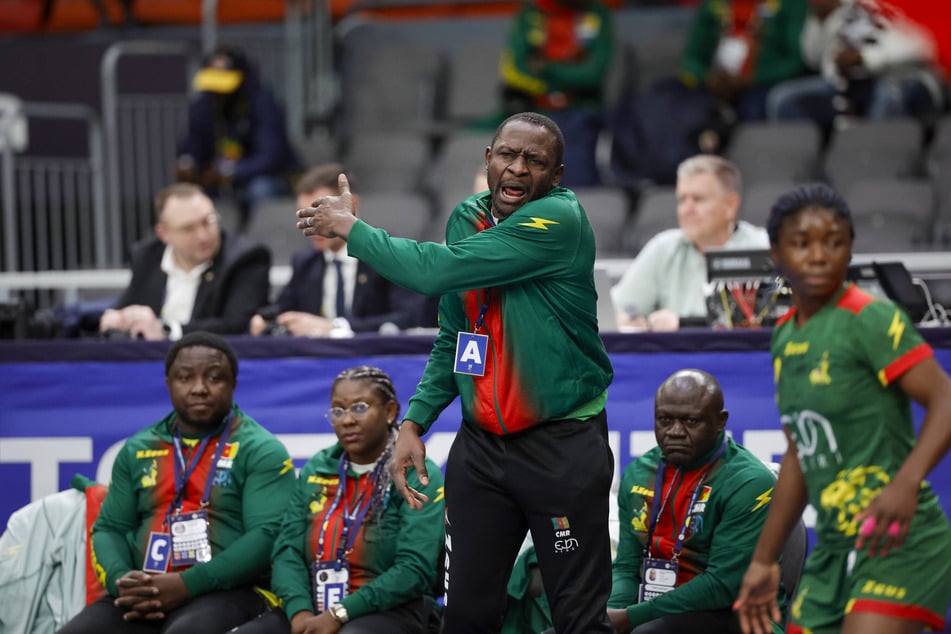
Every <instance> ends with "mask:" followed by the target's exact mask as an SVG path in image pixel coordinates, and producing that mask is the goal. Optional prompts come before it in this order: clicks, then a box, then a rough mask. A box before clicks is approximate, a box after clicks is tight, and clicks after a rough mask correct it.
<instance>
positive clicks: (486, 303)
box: [472, 213, 495, 333]
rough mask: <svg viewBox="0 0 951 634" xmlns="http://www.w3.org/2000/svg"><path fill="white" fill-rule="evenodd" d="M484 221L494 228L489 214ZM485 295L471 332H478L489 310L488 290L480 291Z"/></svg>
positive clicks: (493, 221)
mask: <svg viewBox="0 0 951 634" xmlns="http://www.w3.org/2000/svg"><path fill="white" fill-rule="evenodd" d="M485 220H486V222H488V223H489V226H490V227H494V226H495V218H494V217H493V216H492V214H491V213H488V214H485ZM480 292H482V293H485V295H484V301H483V302H482V310H480V311H479V318H478V319H476V323H475V328H473V329H472V332H474V333H476V332H479V329H480V328H482V325H483V323H484V322H485V313H486V312H487V311H488V310H489V291H488V289H486V290H483V291H480Z"/></svg>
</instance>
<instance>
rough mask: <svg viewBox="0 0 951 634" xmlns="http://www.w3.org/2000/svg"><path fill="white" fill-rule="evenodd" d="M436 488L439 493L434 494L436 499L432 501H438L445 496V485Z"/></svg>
mask: <svg viewBox="0 0 951 634" xmlns="http://www.w3.org/2000/svg"><path fill="white" fill-rule="evenodd" d="M436 490H437V491H439V493H437V494H436V499H435V500H433V502H438V501H439V500H442V499H443V498H445V497H446V487H439V488H438V489H436Z"/></svg>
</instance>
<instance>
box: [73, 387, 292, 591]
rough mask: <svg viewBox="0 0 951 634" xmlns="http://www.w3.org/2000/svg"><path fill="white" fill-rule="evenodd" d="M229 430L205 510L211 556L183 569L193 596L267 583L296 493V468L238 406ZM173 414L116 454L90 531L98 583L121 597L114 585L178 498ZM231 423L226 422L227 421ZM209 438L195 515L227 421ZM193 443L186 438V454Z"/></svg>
mask: <svg viewBox="0 0 951 634" xmlns="http://www.w3.org/2000/svg"><path fill="white" fill-rule="evenodd" d="M233 415H234V417H233V422H232V430H231V433H230V435H229V436H228V438H227V441H226V444H225V447H224V448H223V449H222V452H221V457H220V459H219V460H218V464H217V467H216V469H215V472H214V475H213V478H214V480H213V485H212V487H211V494H210V499H209V504H208V507H207V509H206V510H207V512H208V520H209V524H210V526H209V539H210V541H211V549H212V559H211V561H209V562H206V563H201V564H196V565H195V566H192V567H190V568H187V569H176V570H175V571H182V570H183V571H182V579H183V580H184V582H185V585H186V586H187V587H188V591H189V593H190V594H191V595H192V596H198V595H200V594H203V593H205V592H209V591H211V590H222V589H228V588H233V587H237V586H242V585H248V584H251V583H254V582H256V581H258V580H260V579H261V578H263V577H264V576H265V574H266V572H267V568H268V563H269V561H270V554H271V547H272V546H273V543H274V538H275V536H276V534H277V529H278V527H279V526H280V520H281V516H282V514H283V513H284V511H285V509H286V507H287V504H288V502H289V500H290V496H291V494H292V492H293V489H294V480H295V475H294V465H293V463H292V462H291V460H290V457H289V456H288V453H287V449H285V447H284V445H283V444H281V442H280V441H279V440H278V439H277V438H275V437H274V435H273V434H271V433H270V432H269V431H267V430H266V429H264V428H263V427H262V426H261V425H259V424H258V423H257V422H256V421H254V420H253V419H251V418H250V417H248V416H247V414H245V413H244V412H242V411H241V410H240V409H238V407H237V406H234V407H233ZM174 421H175V413H174V412H172V413H170V414H169V415H168V416H166V417H165V418H164V419H162V420H161V421H159V422H157V423H155V424H153V425H151V426H149V427H147V428H145V429H144V430H142V431H140V432H138V433H136V434H135V435H134V436H132V437H131V438H129V439H128V440H127V441H126V442H125V444H124V445H123V447H122V449H121V450H120V451H119V454H118V455H117V456H116V460H115V463H114V464H113V468H112V478H111V480H110V482H109V492H108V493H107V494H106V499H105V501H104V502H103V504H102V509H101V510H100V512H99V516H98V518H97V519H96V522H95V524H94V525H93V527H92V537H91V539H92V558H93V565H94V568H95V570H96V574H97V576H98V577H99V581H100V582H101V583H102V584H103V585H104V586H105V587H106V589H107V590H108V591H109V593H110V594H112V595H114V596H117V595H118V592H117V590H116V580H118V579H119V577H121V576H122V575H124V574H126V573H127V572H129V571H130V570H140V569H142V566H143V562H144V560H145V550H146V546H147V544H148V540H149V534H150V533H151V532H152V531H155V532H164V533H168V527H167V525H166V524H165V522H166V515H167V512H168V510H169V506H170V504H171V503H172V502H173V500H174V499H175V485H174V478H175V469H174V463H173V460H174V459H175V446H174V444H173V423H174ZM226 421H227V418H226ZM226 421H223V422H222V423H221V424H220V425H219V426H218V428H217V429H216V430H215V431H214V432H213V433H212V435H211V438H210V440H209V442H208V443H207V444H206V446H205V448H204V450H203V452H202V454H201V456H200V457H198V458H197V460H198V462H197V463H195V464H196V466H195V468H194V471H192V472H191V475H190V477H189V480H188V483H187V485H186V488H185V492H184V499H183V503H182V512H185V513H187V512H190V511H194V510H197V509H198V508H199V504H200V501H201V498H202V495H203V493H204V488H205V482H206V479H207V477H208V475H209V472H210V470H211V464H212V460H213V458H214V454H215V451H216V449H217V446H218V439H220V438H221V434H222V431H223V429H224V425H225V422H226ZM197 440H198V439H195V438H187V437H185V438H183V441H184V443H183V444H184V446H185V447H186V448H189V447H191V448H190V449H187V452H186V459H188V460H189V464H191V460H192V459H193V456H191V455H190V453H189V452H191V451H194V450H195V449H194V448H195V447H196V446H197V444H198V443H197Z"/></svg>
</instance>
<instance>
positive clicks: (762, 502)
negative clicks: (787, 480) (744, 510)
mask: <svg viewBox="0 0 951 634" xmlns="http://www.w3.org/2000/svg"><path fill="white" fill-rule="evenodd" d="M772 495H773V487H770V488H769V490H768V491H766V492H765V493H762V494H760V495H758V496H757V497H756V501H757V502H759V504H757V505H756V506H754V507H753V509H752V510H751V511H750V513H753V512H755V511H756V510H757V509H761V508H763V507H764V506H766V505H767V504H769V502H770V500H772V499H773V497H772Z"/></svg>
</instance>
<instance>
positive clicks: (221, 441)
mask: <svg viewBox="0 0 951 634" xmlns="http://www.w3.org/2000/svg"><path fill="white" fill-rule="evenodd" d="M233 421H234V412H231V413H230V414H228V418H227V420H226V421H225V427H224V429H223V430H222V432H221V436H220V437H219V438H218V446H217V447H215V455H214V457H213V458H212V460H211V467H210V468H209V469H208V476H207V477H206V478H205V490H204V492H203V493H202V496H201V507H202V508H204V507H206V506H208V501H209V500H210V498H211V486H212V484H214V481H215V472H216V471H217V470H218V461H219V460H220V459H221V454H222V453H223V452H224V450H225V445H226V444H227V443H228V438H229V437H230V436H231V427H232V422H233ZM210 439H211V437H210V436H205V437H204V438H202V439H201V442H199V443H198V446H197V447H195V450H194V451H193V452H192V456H191V461H190V462H191V464H188V463H186V461H185V453H184V450H183V449H182V433H181V431H180V430H179V429H178V427H177V426H176V428H175V433H174V435H173V436H172V443H173V444H174V447H175V460H174V465H175V499H174V500H172V503H171V504H169V507H168V512H167V513H166V515H171V514H172V513H173V511H175V510H176V509H180V508H181V504H182V498H183V496H184V493H185V487H186V486H187V485H188V480H189V479H190V478H191V476H192V473H194V471H195V467H197V466H198V463H199V461H200V460H201V456H202V454H203V453H204V452H205V447H207V446H208V441H209V440H210Z"/></svg>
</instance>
